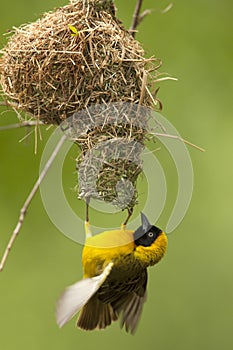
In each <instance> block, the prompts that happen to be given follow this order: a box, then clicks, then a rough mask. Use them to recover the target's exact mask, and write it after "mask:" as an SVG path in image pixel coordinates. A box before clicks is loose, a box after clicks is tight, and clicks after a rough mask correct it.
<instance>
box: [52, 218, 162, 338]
mask: <svg viewBox="0 0 233 350" xmlns="http://www.w3.org/2000/svg"><path fill="white" fill-rule="evenodd" d="M86 233H87V234H88V235H89V236H90V228H89V223H88V222H86ZM166 247H167V237H166V235H165V234H164V232H163V231H162V230H160V229H159V228H158V227H156V226H153V225H151V224H150V223H149V221H148V219H147V218H146V216H145V215H144V214H143V213H141V226H140V227H139V228H138V229H137V230H136V231H131V230H127V229H126V228H125V226H122V227H121V229H120V230H112V231H105V232H103V233H100V234H98V235H95V236H93V237H89V238H87V239H86V243H85V246H84V249H83V255H82V264H83V272H84V276H83V279H82V280H81V281H79V282H77V283H75V284H74V285H72V286H70V287H68V288H67V289H66V290H65V292H64V293H63V294H62V296H61V297H60V299H59V301H58V304H57V313H56V318H57V323H58V325H59V327H62V326H63V325H64V324H65V323H66V322H68V321H69V320H70V319H71V318H72V317H73V316H74V315H75V314H76V313H77V312H78V311H80V310H81V312H80V315H79V318H78V321H77V326H78V327H79V328H82V329H85V330H93V329H103V328H106V327H107V326H109V325H110V324H111V323H112V321H116V320H117V319H118V318H121V326H122V327H123V326H125V329H126V331H127V332H131V333H133V332H134V331H135V329H136V327H137V324H138V321H139V318H140V315H141V312H142V307H143V304H144V302H145V300H146V285H147V267H148V266H152V265H155V264H156V263H158V262H159V261H160V259H161V258H162V257H163V255H164V253H165V251H166Z"/></svg>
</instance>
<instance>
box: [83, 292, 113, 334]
mask: <svg viewBox="0 0 233 350" xmlns="http://www.w3.org/2000/svg"><path fill="white" fill-rule="evenodd" d="M116 320H117V315H116V313H115V312H114V310H113V308H112V307H111V305H110V304H104V303H103V302H101V301H100V300H99V299H98V297H97V295H96V294H95V295H93V297H92V298H91V299H90V300H89V301H88V303H87V304H86V305H84V307H83V308H82V310H81V313H80V316H79V318H78V321H77V326H78V327H79V328H82V329H85V330H93V329H96V328H97V329H104V328H106V327H107V326H109V325H110V324H111V323H112V321H116Z"/></svg>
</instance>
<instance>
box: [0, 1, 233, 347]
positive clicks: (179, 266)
mask: <svg viewBox="0 0 233 350" xmlns="http://www.w3.org/2000/svg"><path fill="white" fill-rule="evenodd" d="M135 2H136V0H135V1H128V2H126V1H122V0H118V1H116V5H117V7H118V15H119V17H120V18H121V19H122V20H123V22H124V24H125V25H126V26H127V27H129V25H130V22H131V16H132V12H133V8H134V4H135ZM64 4H66V2H65V1H61V0H60V1H59V0H57V1H55V0H50V1H44V0H42V1H31V0H30V1H29V0H24V1H20V2H18V1H16V0H13V1H10V2H7V1H4V2H1V12H0V26H1V27H0V34H1V39H0V40H1V46H2V45H3V44H4V42H5V38H4V37H2V34H3V33H4V32H6V31H7V30H8V29H10V28H11V27H12V26H18V25H20V24H22V23H25V22H30V21H34V20H35V19H36V18H37V17H38V16H39V15H40V14H41V13H42V12H44V11H48V10H51V9H52V8H53V7H57V6H60V5H64ZM167 5H168V2H166V1H164V0H158V1H152V0H145V1H144V6H145V8H152V9H154V11H153V13H152V14H151V15H150V16H149V17H148V18H146V19H145V21H144V22H143V24H142V25H141V26H140V33H139V34H138V36H137V38H138V39H139V40H140V41H141V42H142V43H143V45H144V48H145V50H146V51H147V54H148V55H152V54H155V55H156V56H158V57H161V58H162V59H163V69H162V70H163V71H165V72H168V73H169V74H172V75H173V76H176V77H177V78H178V79H179V81H178V82H164V83H161V84H160V86H161V89H160V93H159V97H160V99H161V100H162V101H163V105H164V110H163V115H165V116H166V117H167V118H168V119H169V120H170V121H171V122H172V123H173V125H174V126H175V127H176V128H177V129H178V131H179V132H180V133H181V135H182V136H183V137H184V138H186V139H188V140H190V141H192V142H194V143H196V144H198V145H200V146H202V147H204V148H205V149H206V152H205V153H201V152H199V151H197V150H195V149H189V150H190V154H191V157H192V161H193V168H194V173H195V185H194V192H193V198H192V202H191V205H190V208H189V210H188V213H187V215H186V216H185V218H184V219H183V221H182V223H181V224H180V226H179V227H178V228H177V229H176V230H175V232H173V233H172V234H171V235H170V236H169V249H168V252H167V255H166V258H165V259H164V260H163V261H162V263H161V264H159V266H158V267H156V268H152V269H151V270H150V276H149V288H148V300H147V302H146V305H145V308H144V312H143V315H142V318H141V322H140V325H139V327H138V330H137V332H136V335H134V336H131V335H128V334H125V332H124V331H121V330H120V329H119V325H118V324H114V325H113V326H111V327H109V328H108V329H107V330H105V331H100V332H98V331H95V332H92V333H86V332H83V331H80V330H77V329H75V327H74V320H73V321H71V322H70V323H69V324H68V325H67V326H66V327H64V328H63V329H62V330H60V329H58V327H57V325H56V323H55V318H54V308H55V301H56V299H57V297H58V295H59V294H60V292H61V291H62V290H63V288H64V287H65V286H67V285H69V284H70V283H73V282H74V281H76V280H77V279H79V278H80V277H81V273H82V268H81V264H80V259H81V248H82V247H81V246H79V245H78V244H76V243H74V242H72V241H71V240H69V239H67V238H66V237H65V236H63V235H62V234H61V233H60V232H59V231H58V230H57V229H56V228H55V227H54V225H53V224H52V223H51V222H50V220H49V218H48V216H47V214H46V212H45V209H44V208H43V204H42V202H41V199H40V195H39V194H37V195H36V197H35V198H34V200H33V202H32V205H31V207H30V210H29V212H28V215H27V217H26V220H25V223H24V226H23V229H22V231H21V234H20V236H19V238H18V239H17V241H16V244H15V246H14V249H13V251H12V252H11V255H10V258H9V260H8V263H7V265H6V267H5V270H4V271H3V272H2V273H1V274H0V330H1V331H0V348H1V349H4V350H12V349H16V348H17V349H25V350H27V349H33V350H34V349H35V350H37V349H38V350H39V349H51V348H53V349H57V350H63V349H82V348H85V349H91V348H95V349H101V350H105V349H109V348H111V349H112V350H115V349H119V348H120V349H126V348H127V349H128V348H129V347H132V349H135V350H136V349H141V348H142V347H153V348H155V349H166V350H172V349H179V350H186V349H189V350H192V349H197V348H198V349H200V350H202V349H203V350H207V349H212V350H215V349H216V350H217V349H220V348H221V349H224V350H225V349H232V347H233V339H232V337H233V336H232V334H233V333H232V327H233V269H232V261H233V257H232V246H233V229H232V221H233V220H232V205H233V203H232V197H233V191H232V178H233V165H232V155H231V150H232V129H233V119H232V97H233V94H232V93H233V77H232V62H233V46H232V31H233V26H232V15H233V2H232V0H222V1H216V0H212V1H210V0H197V1H192V2H191V1H190V2H187V1H185V0H180V1H174V7H173V9H172V10H171V11H169V12H168V13H166V14H162V13H161V10H163V9H164V8H165V7H166V6H167ZM1 111H3V112H4V113H3V114H2V115H1V116H0V125H6V124H10V123H14V122H16V116H15V114H14V113H12V112H9V111H8V112H5V109H4V108H1ZM27 132H28V130H23V129H18V130H11V131H4V132H3V131H2V132H1V133H0V162H1V163H0V164H1V171H0V254H2V253H3V251H4V248H5V245H6V244H7V241H8V239H9V236H10V233H11V231H12V230H13V228H14V226H15V224H16V220H17V217H18V214H19V209H20V207H21V206H22V203H23V201H24V200H25V198H26V196H27V194H28V193H29V191H30V189H31V187H32V185H33V183H34V182H35V179H36V177H37V175H38V169H39V164H40V156H41V154H42V151H43V147H44V145H45V143H46V139H47V138H48V135H49V132H46V131H44V132H43V140H42V141H41V142H39V145H38V153H37V155H36V156H35V155H34V136H33V134H32V135H31V136H30V137H29V138H27V139H26V141H23V142H21V143H19V140H21V139H22V138H23V137H24V136H25V135H26V133H27ZM75 156H76V150H75V149H72V150H71V151H70V154H69V156H68V157H67V160H66V164H65V165H66V166H65V169H64V174H63V175H64V182H65V185H66V192H67V196H68V197H69V198H70V201H71V202H72V203H73V204H74V203H75V206H76V210H77V212H79V213H80V215H81V216H82V217H83V215H84V206H83V203H81V202H79V201H77V200H76V198H75V193H74V192H73V191H72V188H73V187H74V185H75V183H76V174H75V168H74V160H73V159H74V157H75ZM161 158H162V157H161ZM164 164H166V160H165V161H164ZM173 170H174V169H173ZM166 175H167V178H168V185H169V186H168V192H169V193H168V196H171V200H170V201H168V202H167V205H166V208H165V211H164V213H163V215H162V217H161V219H160V224H161V225H164V224H165V223H166V218H167V217H168V216H169V213H170V210H171V208H172V203H173V199H172V198H173V197H174V196H173V194H172V193H173V192H174V193H175V191H176V190H175V185H173V177H174V174H172V166H171V165H169V164H168V168H167V170H166ZM170 193H171V194H170ZM122 217H123V216H122V215H121V214H119V216H116V220H117V222H119V220H121V218H122ZM103 218H104V216H101V219H100V216H99V215H98V214H95V213H93V216H92V220H94V221H95V220H96V221H97V222H98V221H100V220H103ZM112 220H113V219H112V216H110V215H107V216H106V219H105V222H104V225H105V226H108V224H109V225H110V224H111V223H112ZM77 229H78V228H77Z"/></svg>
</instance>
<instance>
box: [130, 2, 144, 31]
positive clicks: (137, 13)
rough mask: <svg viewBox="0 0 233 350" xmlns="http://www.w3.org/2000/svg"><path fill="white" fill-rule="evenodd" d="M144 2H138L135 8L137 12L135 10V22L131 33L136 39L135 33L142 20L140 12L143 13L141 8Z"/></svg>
mask: <svg viewBox="0 0 233 350" xmlns="http://www.w3.org/2000/svg"><path fill="white" fill-rule="evenodd" d="M142 2H143V0H138V1H137V4H136V7H135V10H134V14H133V21H132V24H131V27H130V32H131V34H132V36H133V37H135V34H136V33H135V31H136V29H137V26H138V24H139V21H140V19H139V18H140V11H141V7H142Z"/></svg>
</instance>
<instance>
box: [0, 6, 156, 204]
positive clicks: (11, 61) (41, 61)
mask: <svg viewBox="0 0 233 350" xmlns="http://www.w3.org/2000/svg"><path fill="white" fill-rule="evenodd" d="M1 52H2V57H1V59H0V83H1V86H2V90H3V93H4V94H5V96H6V97H7V99H8V100H9V101H13V102H14V103H16V104H17V106H18V108H19V109H21V110H22V111H24V112H26V113H30V114H31V115H32V116H34V117H35V118H36V119H38V120H39V121H42V122H43V123H45V124H55V125H60V124H61V123H62V122H64V121H66V120H68V119H69V118H72V120H74V118H73V116H74V115H75V116H76V118H75V120H76V122H77V120H78V119H80V113H81V111H87V110H89V109H90V108H91V106H93V105H98V106H110V105H111V104H114V103H123V104H124V103H126V105H134V106H138V105H140V106H145V107H148V108H150V107H154V105H155V104H156V102H157V100H156V98H153V91H152V92H150V91H151V86H153V81H154V80H155V78H156V77H157V75H158V73H157V69H158V68H159V66H160V61H159V60H157V59H154V58H145V57H144V50H143V49H142V47H141V45H140V44H139V43H138V42H137V41H136V40H135V39H134V38H133V37H132V35H131V34H130V32H128V31H127V30H126V29H125V28H124V27H123V25H122V23H121V21H120V20H119V19H117V18H116V14H115V7H114V5H113V1H112V0H80V1H77V2H73V1H71V3H70V4H69V5H67V6H64V7H61V8H58V9H55V10H54V11H53V12H49V13H45V14H44V15H43V16H42V18H41V19H38V20H37V21H36V22H34V23H30V24H26V25H22V26H21V27H19V28H15V29H14V34H13V35H12V36H11V37H10V39H9V41H8V44H7V45H6V46H5V48H4V49H3V50H2V51H1ZM127 108H128V107H127ZM106 110H108V108H107V107H106ZM119 110H121V109H118V108H117V111H118V112H119ZM123 110H125V107H124V108H123ZM128 112H129V111H127V113H128ZM119 113H120V114H121V112H119ZM127 113H125V114H124V113H123V114H122V115H125V118H123V119H121V120H119V118H118V120H117V121H116V122H115V123H113V122H112V120H113V119H114V118H115V112H114V113H112V110H111V113H109V110H108V115H107V113H104V114H103V111H101V113H99V110H98V112H96V111H95V112H94V113H91V120H92V123H91V124H90V125H89V126H88V128H84V129H82V133H80V132H78V133H76V134H75V135H74V133H73V131H72V133H73V134H72V137H73V138H74V140H75V142H76V143H77V144H78V145H79V146H80V148H81V155H80V157H79V160H78V167H79V169H81V168H82V169H81V170H82V171H80V172H79V193H80V196H81V197H84V198H86V197H88V196H91V197H96V198H101V199H104V200H105V201H108V202H112V203H113V204H116V205H118V206H119V207H121V208H122V209H124V208H128V209H129V208H133V207H134V205H135V203H136V198H137V191H136V180H137V177H138V175H139V173H140V172H141V171H142V166H141V161H140V153H141V150H139V148H140V147H139V148H138V147H136V146H135V145H137V143H138V142H139V143H140V145H143V142H144V139H145V135H146V124H145V118H144V117H143V113H142V114H141V116H137V120H139V121H140V123H136V125H135V124H134V122H135V118H134V117H133V118H132V119H130V118H128V117H127ZM144 114H145V113H144ZM81 115H82V113H81ZM98 118H100V119H101V118H102V119H101V120H100V119H98ZM81 119H82V118H81ZM84 119H85V118H84ZM93 120H94V123H93ZM96 120H98V122H96ZM132 120H133V121H132ZM81 122H82V120H81ZM72 130H73V129H72ZM76 131H77V130H76ZM119 138H120V139H121V140H123V141H126V140H127V142H128V152H125V159H124V158H123V156H121V157H119V156H118V157H116V156H114V155H112V159H111V154H108V155H107V156H106V152H105V151H104V150H102V154H101V157H102V158H101V161H100V162H99V163H98V164H100V163H101V166H102V167H101V168H100V167H97V168H98V176H97V179H96V182H95V190H90V184H89V182H90V181H89V180H90V178H91V176H90V160H91V161H92V165H93V164H96V162H95V160H94V159H96V157H97V156H96V154H94V153H93V154H91V155H90V150H91V149H92V148H94V149H95V150H96V147H98V145H99V144H100V143H101V142H103V141H104V142H109V143H111V145H110V144H109V148H112V147H113V144H114V142H115V140H116V139H119ZM97 153H98V152H97ZM100 153H101V152H100V151H99V153H98V157H100ZM130 153H131V154H132V153H133V154H134V157H133V158H132V159H131V158H130V157H127V154H130ZM87 155H88V157H89V163H88V161H87ZM98 157H97V158H98ZM99 159H100V158H99ZM82 162H83V164H82ZM80 167H81V168H80ZM94 167H96V166H95V165H93V166H92V168H94ZM81 173H82V176H81V177H80V174H81ZM123 182H124V186H123V187H122V186H121V185H122V184H123ZM130 184H131V185H130ZM92 187H93V186H92ZM124 193H126V194H127V193H130V196H131V200H130V201H129V200H128V199H127V200H126V199H125V198H124V196H125V195H124ZM127 196H128V195H126V197H127ZM127 198H129V196H128V197H127Z"/></svg>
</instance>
